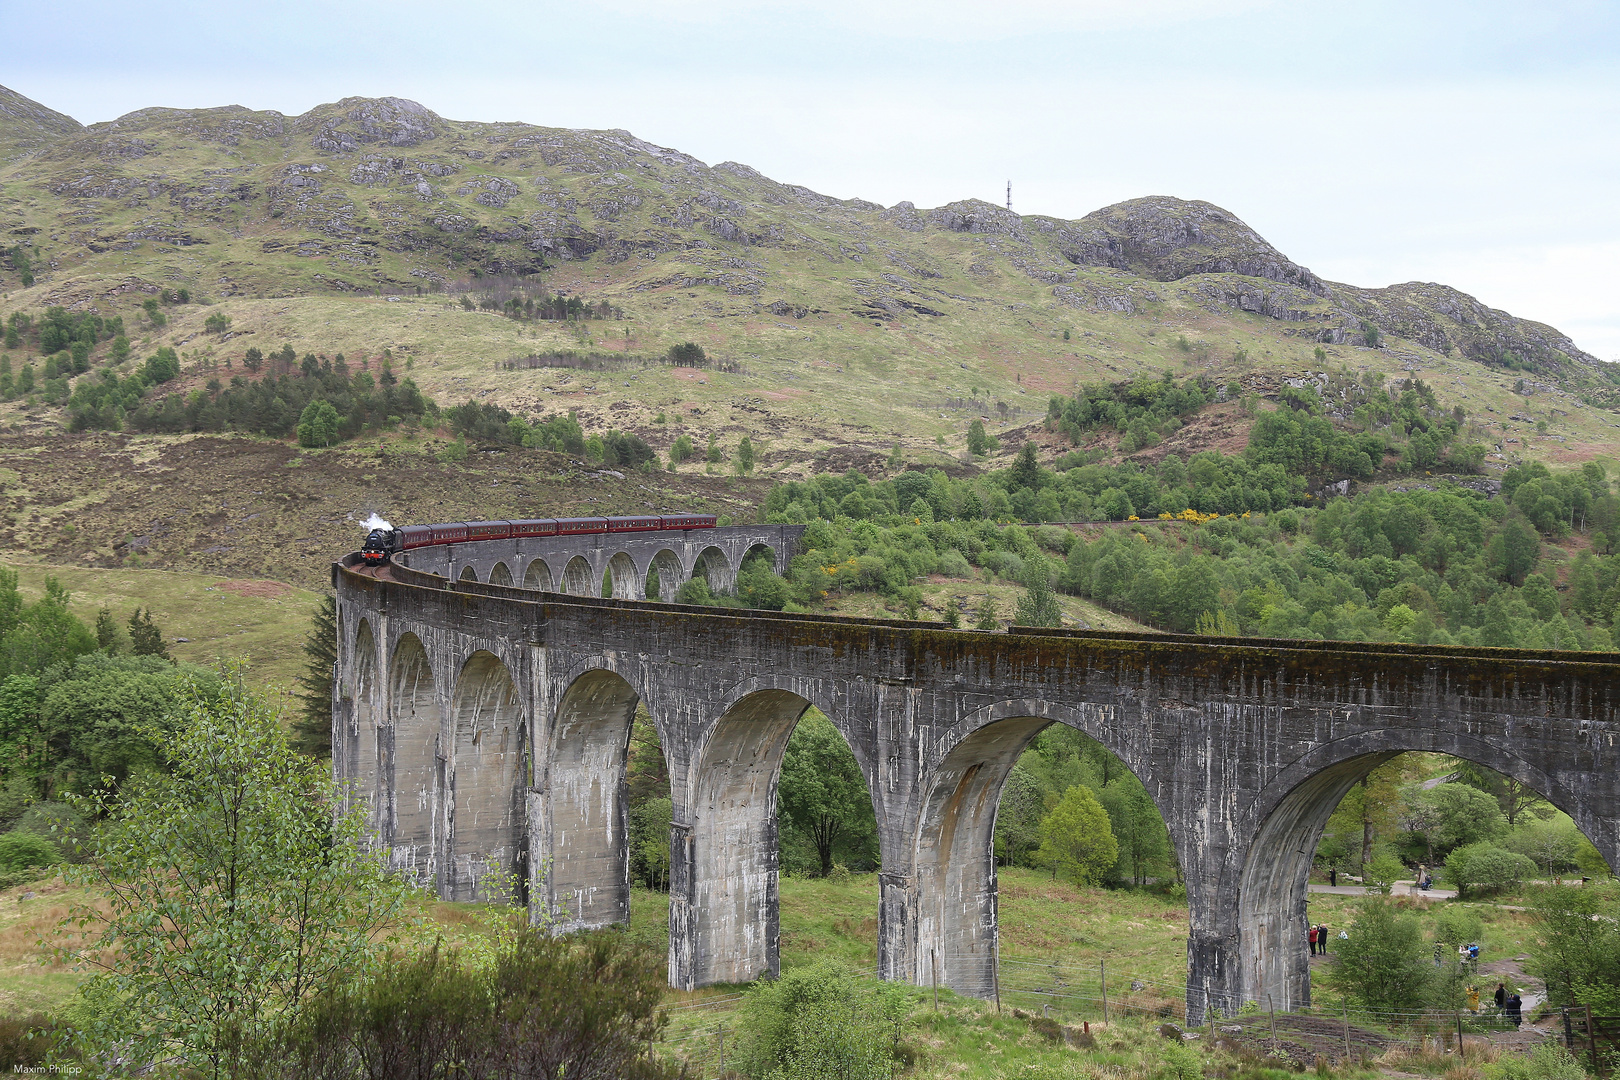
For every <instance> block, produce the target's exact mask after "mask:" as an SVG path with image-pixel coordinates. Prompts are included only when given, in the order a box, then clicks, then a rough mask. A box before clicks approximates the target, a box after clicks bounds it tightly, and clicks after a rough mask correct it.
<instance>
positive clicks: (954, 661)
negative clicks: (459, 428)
mask: <svg viewBox="0 0 1620 1080" xmlns="http://www.w3.org/2000/svg"><path fill="white" fill-rule="evenodd" d="M751 528H753V529H754V530H755V531H756V532H757V531H759V530H763V529H769V528H772V527H768V526H761V527H751ZM779 528H784V529H785V528H787V527H779ZM702 532H705V533H708V534H711V535H709V536H706V537H690V538H687V537H671V536H670V534H651V535H649V536H647V537H645V538H644V545H643V547H641V548H639V549H636V550H631V549H629V548H628V547H620V548H616V549H613V550H609V548H608V546H606V545H604V546H603V547H602V548H600V549H594V548H588V547H585V546H584V545H582V546H581V548H580V549H578V550H574V551H569V550H567V549H564V548H561V547H560V545H559V546H558V547H557V548H554V549H552V550H549V551H547V552H546V553H545V560H544V561H545V564H546V565H548V566H553V567H555V566H564V565H567V563H568V562H569V561H570V560H571V559H573V558H574V557H576V556H578V557H580V558H582V559H584V560H585V561H586V562H587V563H588V564H589V567H590V569H591V570H592V572H593V573H595V574H596V576H595V578H594V584H595V585H596V586H597V588H596V589H595V590H593V591H592V595H589V596H585V595H571V594H561V593H556V592H543V591H536V590H535V589H533V588H528V589H524V588H514V587H511V586H507V585H501V584H488V583H487V582H488V580H489V575H490V571H491V570H492V569H493V567H494V566H495V564H496V563H504V564H505V565H506V566H507V567H509V568H513V569H512V574H513V577H514V578H516V577H517V573H516V569H515V568H516V567H519V566H522V567H524V568H525V575H524V580H525V581H534V580H535V578H534V576H533V575H532V574H531V573H530V572H529V571H530V570H531V569H532V565H533V562H534V561H538V559H539V554H538V553H536V552H535V551H532V550H531V551H529V552H526V553H518V552H514V551H513V550H512V544H510V543H507V544H506V548H505V550H490V551H488V552H478V551H473V550H467V551H457V552H455V553H454V556H455V561H454V562H451V561H450V560H449V559H448V558H445V559H444V560H443V561H442V562H441V563H439V564H436V565H431V566H430V569H432V570H434V571H435V572H433V573H429V572H424V570H423V569H422V567H421V566H420V565H418V566H405V565H394V566H391V567H389V568H387V569H385V570H383V571H381V572H372V571H368V570H365V569H363V568H361V567H360V566H359V565H358V561H357V559H356V558H355V557H353V556H350V557H348V558H346V559H345V560H344V561H343V562H341V563H339V564H337V565H335V566H334V568H333V578H334V583H335V585H336V587H337V591H338V608H339V620H340V621H339V625H340V626H342V627H344V628H345V630H344V632H343V635H342V636H341V638H340V642H339V658H338V671H337V678H336V679H335V680H334V739H333V747H334V762H333V768H334V773H335V775H337V776H338V777H341V778H349V779H351V780H352V782H353V784H354V790H355V791H356V793H357V797H362V798H367V799H370V800H372V803H373V806H374V807H375V809H374V811H373V820H374V822H375V828H376V832H377V834H378V837H379V840H380V842H382V843H383V844H385V845H386V847H387V849H388V851H389V853H390V857H391V859H392V861H393V865H395V866H396V867H398V868H399V869H400V870H401V872H404V873H407V874H411V875H413V876H414V878H415V880H417V881H418V882H420V883H422V884H423V885H425V886H431V887H433V888H436V889H437V890H438V891H439V893H440V894H441V895H443V896H446V897H453V898H470V897H472V896H475V895H478V893H479V888H480V886H479V881H478V877H477V870H476V867H477V866H482V865H504V866H507V867H510V868H512V869H515V870H517V871H519V872H520V873H521V874H522V875H523V880H524V883H525V885H526V888H527V900H528V903H529V905H530V907H531V910H532V911H534V912H536V913H540V912H547V913H550V914H551V915H552V916H553V918H554V919H555V920H556V922H557V924H558V925H560V926H563V927H584V926H599V925H606V924H610V923H615V922H622V921H624V920H625V919H626V918H627V917H628V892H629V890H628V878H629V866H628V849H627V845H626V842H625V841H626V835H625V834H626V822H625V796H624V760H625V748H626V743H627V740H628V736H629V730H630V724H631V722H632V719H633V717H634V714H635V710H636V708H637V706H638V704H639V705H642V706H644V707H645V708H646V709H647V711H648V714H649V715H650V716H651V718H652V721H653V724H654V725H655V727H656V728H657V730H658V734H659V737H660V739H661V741H662V743H663V747H664V751H665V757H666V760H667V762H668V765H669V770H670V776H671V784H672V790H671V800H672V803H673V806H674V824H673V825H672V828H671V868H670V893H671V899H670V946H669V976H670V982H671V984H672V985H674V986H677V987H681V988H692V987H697V986H702V985H706V984H709V983H714V982H721V981H725V982H733V981H740V980H745V979H749V978H753V977H756V976H758V975H761V974H768V973H771V972H774V971H775V970H776V968H777V962H778V961H777V923H776V919H777V893H776V886H777V866H776V858H777V852H776V821H775V784H776V780H777V776H778V773H779V768H780V762H781V756H782V750H783V748H784V747H785V744H786V740H787V737H788V735H789V734H790V733H791V731H792V728H793V725H794V724H795V723H797V721H798V719H799V717H800V716H801V715H802V714H803V713H804V711H805V710H806V709H808V708H809V706H810V705H811V704H814V705H815V706H816V707H817V708H819V709H821V711H822V712H824V713H825V714H826V715H827V717H828V718H829V720H831V721H832V723H833V724H834V725H835V726H836V727H837V728H838V730H839V731H840V732H841V733H842V734H843V736H844V738H845V739H846V740H847V741H848V743H849V745H850V746H851V748H852V750H853V751H854V754H855V758H856V761H857V762H858V764H859V766H860V768H861V771H862V772H863V774H864V775H865V777H866V780H867V786H868V790H869V791H870V792H871V795H872V801H873V810H874V814H875V816H876V820H877V827H878V836H879V846H880V851H881V858H882V870H881V872H880V874H879V904H878V916H879V946H878V948H879V973H880V974H881V975H882V976H883V977H885V978H890V979H903V980H906V981H912V982H924V981H926V980H927V979H928V978H929V977H930V975H931V974H932V973H931V971H930V965H931V964H937V965H938V967H937V970H938V975H939V978H940V980H941V981H943V982H944V983H946V985H948V986H951V987H953V988H954V989H957V990H959V991H962V992H965V993H971V994H987V993H988V992H989V989H990V986H991V984H992V976H993V970H994V963H995V952H996V935H997V930H996V916H997V911H996V875H995V865H994V859H993V828H994V816H995V810H996V806H997V802H998V800H999V795H1000V790H1001V786H1002V783H1003V781H1004V780H1005V778H1006V775H1007V772H1008V771H1009V770H1010V768H1011V767H1012V765H1013V763H1014V762H1015V761H1016V760H1017V757H1018V755H1019V753H1021V752H1022V750H1023V749H1024V747H1026V746H1027V745H1028V743H1029V741H1030V739H1032V738H1033V737H1034V736H1035V734H1036V733H1038V732H1039V731H1040V730H1041V729H1042V728H1044V727H1046V726H1047V725H1049V724H1053V723H1061V724H1067V725H1069V726H1072V727H1075V728H1077V729H1078V730H1081V731H1083V732H1085V733H1086V734H1088V735H1090V736H1092V737H1093V738H1096V739H1097V740H1098V741H1100V742H1101V743H1102V744H1103V745H1104V746H1106V747H1108V748H1109V749H1110V750H1112V751H1113V752H1114V753H1116V754H1118V755H1119V757H1120V758H1121V759H1122V760H1123V761H1124V763H1125V764H1126V766H1127V767H1128V768H1130V769H1131V770H1132V771H1133V772H1135V773H1136V775H1137V776H1138V777H1139V778H1140V779H1141V780H1142V781H1143V783H1144V785H1145V787H1146V789H1147V791H1148V794H1149V795H1150V796H1151V797H1152V798H1153V800H1154V801H1155V803H1156V805H1157V806H1158V807H1159V809H1160V812H1161V813H1162V814H1163V815H1164V818H1165V823H1166V825H1167V826H1168V828H1169V832H1170V837H1171V841H1172V843H1173V845H1174V846H1175V850H1176V852H1177V855H1178V857H1179V859H1180V863H1181V866H1182V868H1183V871H1184V873H1185V875H1186V880H1187V889H1188V907H1189V916H1190V929H1189V934H1188V943H1187V954H1188V999H1187V1007H1188V1012H1189V1015H1190V1016H1191V1017H1193V1018H1194V1019H1197V1018H1200V1017H1202V1016H1203V1015H1204V1014H1205V1012H1206V1010H1207V1009H1208V1008H1210V1007H1215V1008H1219V1009H1221V1010H1222V1011H1223V1012H1231V1011H1233V1010H1235V1009H1237V1008H1239V1007H1241V1005H1242V1004H1243V1003H1244V1002H1247V1001H1259V1002H1262V1003H1264V1002H1265V1001H1266V1000H1267V998H1268V996H1269V997H1270V999H1271V1000H1272V1001H1274V1002H1275V1003H1276V1004H1277V1005H1279V1006H1286V1007H1297V1006H1299V1005H1302V1004H1306V1003H1308V1001H1309V995H1310V985H1309V972H1308V968H1307V963H1308V961H1307V959H1306V958H1305V957H1304V955H1303V950H1302V949H1301V948H1300V947H1299V944H1298V941H1299V935H1300V932H1301V930H1300V928H1301V927H1302V926H1303V925H1304V921H1305V918H1304V911H1305V909H1304V901H1305V883H1306V873H1307V871H1308V868H1309V864H1310V857H1311V854H1312V852H1313V851H1314V849H1315V844H1316V842H1317V840H1318V838H1319V837H1320V835H1321V832H1322V829H1323V827H1324V826H1325V823H1326V820H1327V817H1328V816H1329V815H1330V814H1331V812H1332V810H1333V808H1334V806H1335V805H1336V804H1337V802H1338V800H1339V798H1340V797H1341V796H1342V795H1343V794H1344V793H1345V792H1346V791H1348V789H1349V788H1350V786H1351V785H1353V784H1354V783H1356V782H1357V781H1358V780H1359V779H1360V778H1361V777H1362V776H1363V775H1365V774H1366V773H1367V772H1368V771H1370V770H1371V769H1372V768H1373V767H1375V766H1376V765H1377V764H1379V763H1380V762H1382V761H1384V760H1387V759H1388V758H1389V757H1391V756H1393V755H1395V754H1397V753H1401V752H1404V751H1408V750H1429V751H1438V752H1443V753H1447V754H1454V755H1456V756H1459V757H1464V758H1468V759H1470V760H1474V761H1478V762H1480V763H1482V764H1485V765H1488V766H1490V767H1491V768H1494V769H1497V770H1498V771H1500V772H1503V773H1505V774H1507V775H1510V776H1514V777H1516V778H1517V779H1520V780H1522V781H1524V782H1525V783H1527V784H1529V785H1530V786H1532V787H1534V788H1535V789H1536V790H1538V791H1539V792H1541V793H1542V794H1543V795H1545V796H1546V797H1547V798H1548V799H1549V800H1551V801H1552V802H1553V803H1554V804H1555V805H1557V806H1559V807H1560V808H1561V809H1563V810H1565V811H1567V812H1568V813H1569V814H1570V815H1571V816H1572V817H1573V818H1574V819H1575V822H1576V824H1577V825H1578V826H1580V828H1581V829H1582V830H1583V831H1584V832H1585V833H1586V835H1587V836H1589V837H1590V838H1591V839H1592V841H1593V842H1594V843H1595V844H1596V846H1597V847H1598V850H1599V851H1601V852H1602V853H1603V855H1604V856H1605V857H1606V858H1607V859H1608V860H1609V861H1610V863H1611V865H1620V745H1617V742H1620V678H1617V677H1620V655H1616V654H1590V653H1567V652H1533V651H1522V650H1507V649H1481V650H1472V651H1468V652H1459V651H1456V650H1452V649H1447V648H1442V647H1432V646H1416V645H1394V644H1357V643H1323V642H1300V641H1277V640H1257V639H1224V638H1198V637H1191V636H1182V635H1169V634H1165V635H1146V634H1126V633H1109V632H1090V631H1060V630H1035V629H1027V628H1015V632H1009V633H1005V634H987V633H979V632H974V631H951V630H946V629H943V628H942V627H940V626H939V624H924V623H907V622H890V621H879V620H867V619H853V618H843V617H833V616H808V615H790V614H784V613H780V612H760V611H748V612H744V611H738V610H734V609H714V608H688V607H681V606H678V605H672V604H662V603H649V602H645V601H639V600H634V599H628V598H607V599H603V598H599V597H597V596H595V595H594V593H595V592H599V591H600V582H601V574H600V570H601V569H605V568H606V566H607V565H608V563H609V562H610V561H611V559H612V558H613V557H615V556H617V555H619V554H621V553H622V554H624V555H625V556H626V558H628V559H631V560H633V561H634V565H635V570H636V572H637V574H639V575H640V578H639V580H640V581H642V582H644V581H645V575H646V571H647V570H648V569H649V568H651V567H653V566H654V565H655V564H656V558H657V557H658V556H659V555H660V553H661V552H663V551H665V550H668V551H669V552H670V553H671V554H672V555H674V556H676V557H677V558H678V559H679V565H680V566H681V567H682V571H683V572H685V573H687V574H690V573H691V572H693V570H694V568H696V567H697V566H698V563H699V560H700V558H702V557H703V556H704V553H705V552H706V551H709V550H710V549H715V550H718V551H720V553H721V555H722V557H724V558H725V560H726V566H725V569H726V570H727V571H729V572H730V573H731V574H732V575H735V573H736V569H737V567H738V566H739V565H740V563H741V561H742V559H743V557H744V556H745V555H746V554H747V552H748V550H749V549H750V548H752V547H754V546H755V545H756V541H760V540H761V538H760V537H759V536H757V535H739V536H735V537H721V539H723V540H725V541H726V544H717V543H716V542H715V540H716V537H715V536H714V535H713V534H723V533H725V532H726V530H702ZM579 539H581V540H583V541H586V542H590V541H594V540H600V539H601V538H600V537H596V538H579ZM794 539H796V533H795V534H794V535H793V536H784V535H780V534H779V535H777V536H775V537H765V538H764V540H763V542H765V543H766V544H767V546H768V547H771V548H772V549H773V550H774V551H775V552H776V554H777V559H778V564H779V565H780V564H781V563H782V562H785V559H786V557H787V556H788V555H789V554H790V553H791V544H792V541H793V540H794ZM494 544H495V542H491V546H492V548H493V547H494ZM678 545H679V546H678ZM477 546H478V545H475V544H465V545H457V547H458V548H466V549H473V548H476V547H477ZM593 550H595V551H598V552H599V554H598V555H595V556H593V555H591V554H590V552H591V551H593ZM601 553H605V554H601ZM413 554H414V553H413ZM446 554H447V555H448V554H449V553H446ZM564 556H566V558H565V557H564ZM709 558H713V556H712V555H710V556H709ZM480 560H482V561H480ZM464 566H473V567H474V568H475V573H477V578H478V580H476V581H473V580H460V573H461V569H462V567H464ZM659 577H660V581H661V582H662V581H663V580H664V572H663V568H662V567H659ZM615 580H616V581H617V578H616V579H615ZM553 582H555V579H553ZM615 591H617V590H615ZM502 676H504V677H505V679H506V680H507V681H504V682H503V681H502ZM508 723H509V724H510V725H511V726H510V730H511V732H512V734H511V741H510V742H502V741H501V737H500V736H499V735H497V734H496V732H499V731H502V730H506V729H505V728H504V727H503V725H504V724H508ZM475 736H476V738H475ZM485 739H489V740H491V741H490V742H489V744H488V748H487V749H486V747H485V742H484V740H485Z"/></svg>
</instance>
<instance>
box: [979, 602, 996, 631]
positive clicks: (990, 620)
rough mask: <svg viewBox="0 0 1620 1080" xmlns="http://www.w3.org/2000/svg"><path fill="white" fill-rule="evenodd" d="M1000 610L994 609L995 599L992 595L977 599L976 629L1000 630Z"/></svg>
mask: <svg viewBox="0 0 1620 1080" xmlns="http://www.w3.org/2000/svg"><path fill="white" fill-rule="evenodd" d="M999 616H1000V612H998V611H997V610H996V601H995V599H994V598H993V597H989V596H987V597H985V598H984V599H983V600H980V601H979V621H978V623H977V624H975V626H974V629H976V630H1000V629H1001V622H1000V618H999Z"/></svg>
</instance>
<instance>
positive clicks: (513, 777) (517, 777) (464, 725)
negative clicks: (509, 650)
mask: <svg viewBox="0 0 1620 1080" xmlns="http://www.w3.org/2000/svg"><path fill="white" fill-rule="evenodd" d="M450 715H451V718H452V720H453V722H454V730H455V743H454V751H453V756H452V758H451V769H452V771H451V774H450V790H451V811H450V830H449V845H448V846H449V865H448V866H447V867H446V873H445V875H444V877H445V881H444V892H443V897H444V899H446V900H460V901H480V900H481V901H490V900H499V899H519V898H520V897H509V896H507V883H506V882H504V881H496V882H489V881H488V880H487V879H488V877H489V876H490V874H491V873H495V874H499V875H512V876H513V877H515V878H516V880H517V881H519V882H521V881H522V880H523V876H524V875H523V871H524V870H525V867H524V866H523V865H522V861H521V841H522V821H523V816H522V808H523V791H524V783H523V768H522V764H523V755H522V730H523V716H522V708H521V706H520V705H519V701H518V693H517V687H516V685H515V684H514V683H513V681H512V674H511V672H510V671H508V670H507V667H506V665H505V664H504V663H502V662H501V660H500V658H499V657H497V656H496V655H495V654H494V653H491V652H488V651H486V650H482V649H480V650H479V651H478V652H475V653H473V654H472V656H471V657H469V658H468V659H467V662H466V663H465V664H463V665H462V668H461V676H460V678H458V679H457V680H456V693H455V697H454V699H453V700H452V702H451V707H450Z"/></svg>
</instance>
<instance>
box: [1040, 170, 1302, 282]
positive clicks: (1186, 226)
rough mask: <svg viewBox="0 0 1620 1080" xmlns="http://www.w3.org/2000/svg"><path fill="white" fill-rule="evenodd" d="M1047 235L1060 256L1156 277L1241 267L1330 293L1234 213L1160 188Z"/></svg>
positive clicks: (1162, 278)
mask: <svg viewBox="0 0 1620 1080" xmlns="http://www.w3.org/2000/svg"><path fill="white" fill-rule="evenodd" d="M1052 236H1053V242H1054V243H1055V244H1056V246H1057V248H1058V250H1059V251H1060V252H1062V254H1063V257H1064V258H1066V259H1068V260H1069V261H1070V262H1072V263H1075V264H1076V265H1078V266H1110V267H1113V268H1114V269H1116V270H1128V271H1130V272H1131V273H1134V274H1139V275H1141V276H1142V277H1147V278H1152V279H1153V280H1155V281H1179V280H1180V279H1182V278H1186V277H1191V276H1192V275H1194V274H1244V275H1246V276H1248V277H1257V278H1264V279H1265V280H1267V281H1276V282H1282V283H1284V284H1288V285H1297V286H1299V287H1300V288H1303V289H1305V290H1306V291H1307V292H1311V293H1314V294H1315V295H1317V296H1327V295H1328V292H1329V290H1328V287H1327V285H1326V284H1324V283H1323V281H1322V280H1321V279H1320V278H1318V277H1317V276H1316V275H1315V274H1313V273H1311V272H1310V271H1309V270H1307V269H1305V268H1304V267H1303V266H1300V265H1299V264H1298V263H1295V262H1293V261H1291V260H1290V259H1288V258H1287V257H1285V256H1284V255H1283V254H1282V253H1281V252H1279V251H1278V250H1277V249H1276V248H1274V247H1272V246H1271V245H1270V244H1268V243H1266V241H1265V240H1264V239H1263V238H1261V236H1260V235H1259V234H1258V233H1256V232H1255V231H1254V230H1252V229H1250V228H1249V227H1248V226H1247V225H1245V224H1244V223H1243V222H1242V221H1240V220H1238V218H1237V216H1236V215H1234V214H1232V213H1230V212H1228V211H1226V210H1222V209H1221V208H1220V207H1218V206H1215V205H1213V204H1211V203H1207V202H1196V201H1194V202H1188V201H1187V200H1184V199H1176V198H1171V197H1169V196H1164V195H1156V196H1152V197H1149V198H1145V199H1131V200H1129V201H1127V202H1122V203H1115V204H1114V205H1113V206H1106V207H1104V208H1103V209H1101V210H1097V211H1094V212H1092V213H1090V214H1087V215H1086V216H1085V217H1083V218H1081V219H1080V220H1079V221H1075V222H1065V223H1063V224H1061V225H1059V226H1058V227H1057V228H1056V229H1055V230H1054V231H1053V234H1052Z"/></svg>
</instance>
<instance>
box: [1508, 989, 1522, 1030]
mask: <svg viewBox="0 0 1620 1080" xmlns="http://www.w3.org/2000/svg"><path fill="white" fill-rule="evenodd" d="M1523 1010H1524V999H1523V998H1521V997H1519V995H1518V994H1509V995H1508V999H1507V1018H1508V1023H1510V1024H1512V1025H1513V1028H1514V1030H1515V1031H1517V1030H1518V1027H1519V1025H1520V1024H1521V1023H1523V1022H1524V1011H1523Z"/></svg>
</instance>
